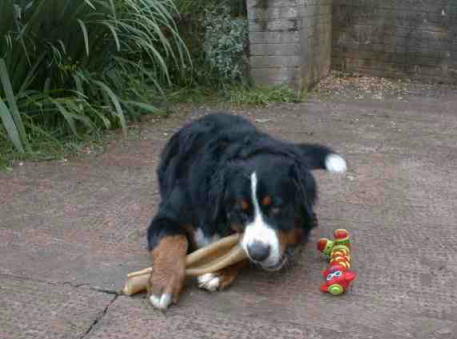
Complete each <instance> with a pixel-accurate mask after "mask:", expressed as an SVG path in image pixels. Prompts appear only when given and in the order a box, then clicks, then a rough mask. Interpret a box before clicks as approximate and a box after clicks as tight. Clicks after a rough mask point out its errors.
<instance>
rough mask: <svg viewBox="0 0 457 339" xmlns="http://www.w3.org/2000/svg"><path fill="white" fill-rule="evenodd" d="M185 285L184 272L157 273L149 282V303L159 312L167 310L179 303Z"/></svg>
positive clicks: (154, 273)
mask: <svg viewBox="0 0 457 339" xmlns="http://www.w3.org/2000/svg"><path fill="white" fill-rule="evenodd" d="M183 285H184V270H183V271H182V272H181V271H179V272H177V271H174V272H170V271H157V270H155V271H154V272H153V273H152V274H151V278H150V280H149V301H150V302H151V304H152V306H154V307H155V308H157V309H159V310H166V309H167V308H168V307H169V306H170V305H171V304H175V303H177V302H178V298H179V294H180V293H181V290H182V288H183Z"/></svg>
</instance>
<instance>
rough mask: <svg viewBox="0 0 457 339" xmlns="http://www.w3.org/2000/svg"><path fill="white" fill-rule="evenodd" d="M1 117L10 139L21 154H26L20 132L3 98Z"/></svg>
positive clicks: (0, 101) (0, 110)
mask: <svg viewBox="0 0 457 339" xmlns="http://www.w3.org/2000/svg"><path fill="white" fill-rule="evenodd" d="M0 117H1V119H2V123H3V126H4V127H5V129H6V132H7V133H8V137H9V139H10V140H11V142H12V143H13V145H14V146H15V147H16V149H17V150H18V151H19V152H21V153H24V147H23V146H22V142H21V138H20V136H19V132H18V130H17V128H16V125H15V124H14V120H13V118H12V116H11V112H10V111H9V109H8V107H7V106H6V105H5V103H4V102H3V101H2V99H1V98H0Z"/></svg>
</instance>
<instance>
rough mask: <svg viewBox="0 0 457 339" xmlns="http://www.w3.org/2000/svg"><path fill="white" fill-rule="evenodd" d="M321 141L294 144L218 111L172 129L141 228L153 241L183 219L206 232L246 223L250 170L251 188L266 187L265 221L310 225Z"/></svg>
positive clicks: (178, 228)
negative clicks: (151, 209)
mask: <svg viewBox="0 0 457 339" xmlns="http://www.w3.org/2000/svg"><path fill="white" fill-rule="evenodd" d="M330 153H333V151H332V150H331V149H329V148H327V147H324V146H320V145H309V144H293V143H289V142H285V141H280V140H278V139H275V138H272V137H271V136H269V135H267V134H266V133H263V132H260V131H259V130H257V129H256V127H255V126H254V125H253V124H251V123H250V122H249V121H247V120H246V119H244V118H241V117H237V116H233V115H229V114H224V113H217V114H211V115H207V116H205V117H203V118H201V119H199V120H196V121H194V122H192V123H190V124H188V125H187V126H185V127H183V128H182V129H181V130H179V131H178V132H177V133H176V134H175V135H173V137H172V138H171V139H170V141H169V142H168V144H167V145H166V147H165V149H164V150H163V153H162V157H161V163H160V166H159V168H158V170H157V174H158V178H159V186H160V195H161V199H162V200H161V204H160V206H159V210H158V213H157V215H156V216H155V217H154V218H153V220H152V221H151V224H150V226H149V229H148V247H149V249H150V250H151V249H153V248H154V247H155V245H156V244H157V243H158V241H159V240H160V238H161V237H163V236H165V235H174V234H186V231H185V229H184V227H183V226H184V225H192V226H193V227H194V228H196V229H198V228H200V229H201V230H202V231H203V234H205V235H206V236H212V235H214V234H218V235H220V236H226V235H228V234H230V233H233V232H234V230H233V229H232V227H231V225H234V224H236V225H241V226H243V225H246V224H247V223H248V222H249V221H250V220H252V217H253V215H252V214H253V212H252V209H250V210H243V209H242V208H241V206H240V204H239V201H240V200H242V199H247V200H251V199H250V198H251V186H250V185H251V184H250V176H251V174H252V173H253V172H254V171H255V172H256V174H257V177H258V191H259V192H258V194H259V196H264V195H265V194H268V195H271V197H272V199H273V203H272V205H271V206H262V213H263V214H264V215H265V218H266V219H267V221H268V223H269V224H270V225H274V227H276V228H277V229H280V230H289V229H291V228H293V227H302V228H303V229H304V230H305V234H307V233H308V232H309V230H310V229H311V228H312V227H314V226H315V216H314V212H313V205H314V203H315V201H316V198H317V193H316V192H317V188H316V183H315V180H314V178H313V176H312V174H311V170H313V169H324V168H325V158H326V157H327V156H328V155H329V154H330Z"/></svg>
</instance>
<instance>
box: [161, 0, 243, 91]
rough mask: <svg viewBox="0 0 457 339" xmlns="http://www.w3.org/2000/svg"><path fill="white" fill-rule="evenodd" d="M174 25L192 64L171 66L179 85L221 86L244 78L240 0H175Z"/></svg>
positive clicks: (241, 0) (174, 80)
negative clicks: (177, 15) (175, 19)
mask: <svg viewBox="0 0 457 339" xmlns="http://www.w3.org/2000/svg"><path fill="white" fill-rule="evenodd" d="M176 6H177V8H178V11H179V13H180V15H179V18H178V21H177V23H178V29H179V32H180V35H181V37H182V38H183V40H184V41H185V43H186V46H187V47H188V49H189V52H190V54H191V57H192V63H193V67H192V68H190V67H187V68H180V69H175V68H173V67H172V70H171V72H170V73H171V76H172V79H173V82H174V83H175V84H177V85H178V86H180V87H203V86H205V87H210V88H213V89H214V88H221V87H224V86H226V85H228V83H236V82H246V79H247V74H246V73H247V72H245V70H246V61H247V58H246V54H245V53H244V49H245V46H246V44H247V19H246V4H245V1H244V0H176Z"/></svg>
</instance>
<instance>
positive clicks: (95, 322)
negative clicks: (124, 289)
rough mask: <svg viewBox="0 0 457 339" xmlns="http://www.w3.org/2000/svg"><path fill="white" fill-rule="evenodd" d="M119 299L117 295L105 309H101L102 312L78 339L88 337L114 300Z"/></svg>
mask: <svg viewBox="0 0 457 339" xmlns="http://www.w3.org/2000/svg"><path fill="white" fill-rule="evenodd" d="M118 297H119V295H118V294H116V295H114V296H113V298H112V299H111V300H110V301H109V303H108V305H106V307H105V308H104V309H103V311H102V312H100V313H99V314H98V315H97V316H96V317H95V319H94V321H93V322H92V324H90V326H89V328H88V329H87V330H86V332H84V334H83V335H82V336H81V337H80V339H83V338H86V337H87V336H88V335H90V333H91V332H92V330H93V329H94V328H95V326H96V325H97V324H98V323H99V322H100V320H102V319H103V317H104V316H105V315H106V314H107V313H108V310H109V308H110V306H111V305H112V304H113V303H114V302H115V301H116V299H117V298H118Z"/></svg>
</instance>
